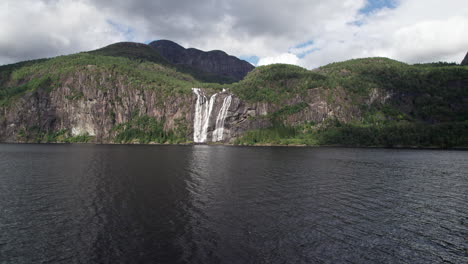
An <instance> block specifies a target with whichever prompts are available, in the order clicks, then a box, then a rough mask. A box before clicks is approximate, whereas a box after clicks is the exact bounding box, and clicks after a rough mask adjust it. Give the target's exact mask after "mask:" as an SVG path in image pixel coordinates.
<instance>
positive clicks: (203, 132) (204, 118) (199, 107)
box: [192, 88, 232, 143]
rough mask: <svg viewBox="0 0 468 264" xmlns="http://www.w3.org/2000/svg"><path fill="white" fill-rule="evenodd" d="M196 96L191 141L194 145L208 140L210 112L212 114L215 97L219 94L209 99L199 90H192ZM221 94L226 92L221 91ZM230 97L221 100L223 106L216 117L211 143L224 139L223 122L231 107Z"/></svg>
mask: <svg viewBox="0 0 468 264" xmlns="http://www.w3.org/2000/svg"><path fill="white" fill-rule="evenodd" d="M192 91H193V93H194V94H196V95H197V102H196V104H195V116H194V120H193V141H194V142H195V143H205V142H207V140H208V126H209V123H210V117H211V112H213V108H214V104H215V102H216V97H217V96H218V94H219V93H215V94H213V95H212V96H211V97H210V98H209V99H208V98H207V97H206V96H205V94H204V93H203V91H202V90H201V89H200V88H192ZM222 92H223V93H224V92H226V90H224V89H223V91H222ZM231 101H232V95H228V96H226V97H225V98H224V100H223V105H222V106H221V109H220V110H219V112H218V114H217V115H216V123H215V130H214V131H213V135H212V139H211V141H212V142H217V141H221V140H223V138H224V122H225V120H226V117H227V114H228V110H229V107H230V106H231Z"/></svg>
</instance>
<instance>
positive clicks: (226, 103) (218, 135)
mask: <svg viewBox="0 0 468 264" xmlns="http://www.w3.org/2000/svg"><path fill="white" fill-rule="evenodd" d="M231 101H232V95H228V96H226V97H224V100H223V106H222V107H221V109H220V110H219V113H218V116H217V117H216V127H215V130H214V131H213V140H212V141H213V142H217V141H221V140H223V136H224V121H225V120H226V116H227V113H228V110H229V107H230V106H231Z"/></svg>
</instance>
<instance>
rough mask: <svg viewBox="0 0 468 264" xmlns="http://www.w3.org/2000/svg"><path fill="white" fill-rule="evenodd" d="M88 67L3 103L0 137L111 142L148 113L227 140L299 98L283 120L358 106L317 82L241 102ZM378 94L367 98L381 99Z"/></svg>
mask: <svg viewBox="0 0 468 264" xmlns="http://www.w3.org/2000/svg"><path fill="white" fill-rule="evenodd" d="M88 71H93V66H88V69H87V71H81V72H75V73H73V74H69V75H67V76H66V77H64V78H63V79H62V80H61V83H62V85H61V86H60V87H57V88H55V89H53V90H52V91H47V89H43V88H41V89H38V90H37V91H35V92H31V93H27V94H25V95H24V96H22V97H21V98H19V99H18V100H16V101H15V102H14V103H13V104H12V105H10V106H8V107H4V108H3V109H2V112H3V113H2V115H0V141H3V142H18V141H19V142H22V141H23V142H25V141H28V140H25V139H24V138H22V134H23V133H25V131H26V132H27V131H30V132H31V130H38V131H42V132H56V131H67V132H68V133H70V136H80V135H89V136H91V137H92V138H93V139H92V142H97V143H113V142H114V138H115V136H116V132H115V130H114V128H115V127H116V126H118V125H119V124H125V123H127V122H129V121H131V120H132V119H134V118H135V116H149V117H154V118H155V119H157V120H160V121H161V122H163V125H164V129H165V130H173V131H174V130H178V129H179V128H180V126H183V127H186V128H187V129H186V130H185V137H186V139H187V141H194V142H195V143H209V142H224V143H227V142H232V141H234V140H235V139H236V138H238V137H240V136H242V135H243V134H244V133H245V132H246V131H249V130H256V129H262V128H267V127H269V126H271V125H272V123H271V122H272V121H271V118H270V117H271V115H272V114H274V113H276V112H278V111H280V110H281V109H282V108H283V107H285V106H294V105H297V104H299V103H304V102H305V106H304V107H303V108H302V109H301V110H300V111H298V112H296V113H294V114H291V115H287V116H285V117H284V122H285V123H286V124H289V125H297V124H301V123H303V122H304V121H312V122H316V123H320V122H322V121H323V120H325V119H326V118H328V117H334V118H337V119H339V120H343V121H346V120H350V119H353V118H356V117H358V116H359V115H360V112H359V109H358V108H357V107H346V106H345V105H346V104H345V103H343V102H345V100H346V95H345V93H343V94H341V95H340V94H338V95H337V96H336V98H335V100H334V101H335V102H334V103H330V102H328V101H327V97H329V96H328V94H327V92H326V91H324V90H321V89H320V88H315V89H310V90H309V92H308V94H307V96H306V97H301V96H296V97H293V98H290V99H288V100H287V101H285V102H284V104H282V105H278V104H272V103H266V102H246V101H243V100H241V99H240V98H239V97H238V96H236V95H235V94H233V93H232V92H231V91H229V90H223V91H218V92H216V91H213V90H211V89H199V93H200V95H201V96H202V98H204V99H203V100H200V98H201V97H200V95H198V94H197V93H195V92H193V93H192V94H185V95H177V96H169V97H168V96H163V95H162V94H160V93H158V92H156V91H153V90H139V89H135V88H132V87H129V86H128V84H127V82H126V81H125V76H115V79H114V81H113V82H105V81H104V80H105V79H106V78H108V77H109V76H108V73H105V72H102V73H101V74H100V75H96V74H94V75H90V74H89V72H88ZM90 76H93V77H90ZM379 96H380V95H376V96H375V97H376V98H374V99H372V100H377V101H378V100H384V99H382V98H380V97H381V96H380V97H379ZM228 97H229V100H227V99H228ZM377 97H379V98H378V99H377ZM369 100H371V99H369ZM227 101H229V104H227ZM197 107H201V108H200V109H205V110H207V107H211V110H210V111H209V113H208V115H207V114H206V113H207V111H205V110H203V111H202V112H203V113H204V115H205V120H202V121H199V123H200V122H201V123H203V124H202V126H203V128H202V131H201V133H205V137H204V139H203V140H197V139H196V135H195V133H196V130H197V124H196V123H197V119H202V117H201V116H200V111H198V112H197ZM203 113H202V114H203ZM221 123H222V125H220V124H221ZM32 132H34V131H32Z"/></svg>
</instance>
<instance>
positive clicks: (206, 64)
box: [149, 40, 255, 81]
mask: <svg viewBox="0 0 468 264" xmlns="http://www.w3.org/2000/svg"><path fill="white" fill-rule="evenodd" d="M149 46H151V47H152V48H154V49H156V50H157V51H158V52H159V54H161V56H162V57H164V58H165V59H166V60H168V61H169V62H171V63H173V64H178V65H184V66H189V67H193V68H195V69H198V70H201V71H204V72H207V73H213V74H218V75H221V76H225V77H228V78H231V79H232V80H233V81H239V80H242V79H243V78H244V77H245V76H246V75H247V73H249V72H250V71H251V70H253V69H254V68H255V67H254V66H252V65H251V64H250V63H248V62H246V61H244V60H240V59H238V58H237V57H234V56H231V55H228V54H227V53H226V52H224V51H221V50H212V51H202V50H199V49H195V48H188V49H186V48H184V47H182V46H180V45H179V44H177V43H175V42H173V41H170V40H156V41H153V42H151V43H150V44H149Z"/></svg>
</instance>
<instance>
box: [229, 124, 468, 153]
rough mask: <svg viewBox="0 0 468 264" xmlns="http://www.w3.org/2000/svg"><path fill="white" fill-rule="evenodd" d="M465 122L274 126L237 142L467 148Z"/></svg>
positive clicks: (249, 132) (255, 131) (251, 133)
mask: <svg viewBox="0 0 468 264" xmlns="http://www.w3.org/2000/svg"><path fill="white" fill-rule="evenodd" d="M467 132H468V121H465V122H452V123H440V124H423V123H410V122H404V121H402V122H391V123H387V124H385V125H380V126H371V125H362V124H355V123H349V124H343V123H340V122H338V121H334V122H331V123H329V124H326V125H324V126H314V125H313V124H307V123H306V124H304V125H301V126H297V127H289V126H284V125H275V126H272V127H270V128H267V129H261V130H253V131H248V132H247V133H246V134H245V135H244V136H243V137H241V138H238V139H237V140H236V141H235V142H234V144H237V145H266V144H274V145H308V146H319V145H338V146H369V147H443V148H453V147H465V148H466V147H468V133H467Z"/></svg>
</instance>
